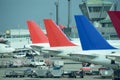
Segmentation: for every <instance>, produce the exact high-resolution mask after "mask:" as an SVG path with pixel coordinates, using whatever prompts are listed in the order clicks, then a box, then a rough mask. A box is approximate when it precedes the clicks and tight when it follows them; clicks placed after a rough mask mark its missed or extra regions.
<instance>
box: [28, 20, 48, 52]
mask: <svg viewBox="0 0 120 80" xmlns="http://www.w3.org/2000/svg"><path fill="white" fill-rule="evenodd" d="M27 25H28V29H29V32H30V37H31V40H32V44H30V45H27V47H28V46H30V47H32V49H34V50H36V51H39V52H40V51H41V49H42V48H44V47H49V41H48V38H47V36H46V35H45V34H44V33H43V31H42V30H41V28H40V27H39V26H38V25H37V24H36V23H35V22H34V21H31V20H28V21H27Z"/></svg>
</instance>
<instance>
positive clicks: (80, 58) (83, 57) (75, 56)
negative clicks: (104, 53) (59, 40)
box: [68, 53, 97, 62]
mask: <svg viewBox="0 0 120 80" xmlns="http://www.w3.org/2000/svg"><path fill="white" fill-rule="evenodd" d="M68 55H69V56H70V58H71V59H73V60H75V61H84V62H88V61H87V60H88V59H89V60H92V59H95V58H97V56H96V55H94V54H93V55H88V54H79V53H76V54H73V53H71V54H68Z"/></svg>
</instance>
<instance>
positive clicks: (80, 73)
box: [62, 70, 85, 78]
mask: <svg viewBox="0 0 120 80" xmlns="http://www.w3.org/2000/svg"><path fill="white" fill-rule="evenodd" d="M84 75H85V73H84V71H83V70H80V71H77V70H64V71H63V74H62V76H63V77H65V76H67V77H69V78H77V77H80V78H84Z"/></svg>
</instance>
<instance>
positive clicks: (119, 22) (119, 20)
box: [108, 11, 120, 38]
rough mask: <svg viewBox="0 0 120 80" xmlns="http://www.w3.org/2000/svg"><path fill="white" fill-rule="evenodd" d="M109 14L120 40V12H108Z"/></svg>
mask: <svg viewBox="0 0 120 80" xmlns="http://www.w3.org/2000/svg"><path fill="white" fill-rule="evenodd" d="M108 14H109V16H110V18H111V21H112V23H113V25H114V28H115V30H116V32H117V34H118V37H119V38H120V11H108Z"/></svg>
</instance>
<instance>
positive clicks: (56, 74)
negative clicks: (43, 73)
mask: <svg viewBox="0 0 120 80" xmlns="http://www.w3.org/2000/svg"><path fill="white" fill-rule="evenodd" d="M50 73H51V77H54V78H56V77H57V78H60V77H62V74H63V70H61V69H58V70H54V69H52V70H50ZM48 76H49V75H48ZM49 77H50V76H49Z"/></svg>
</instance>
